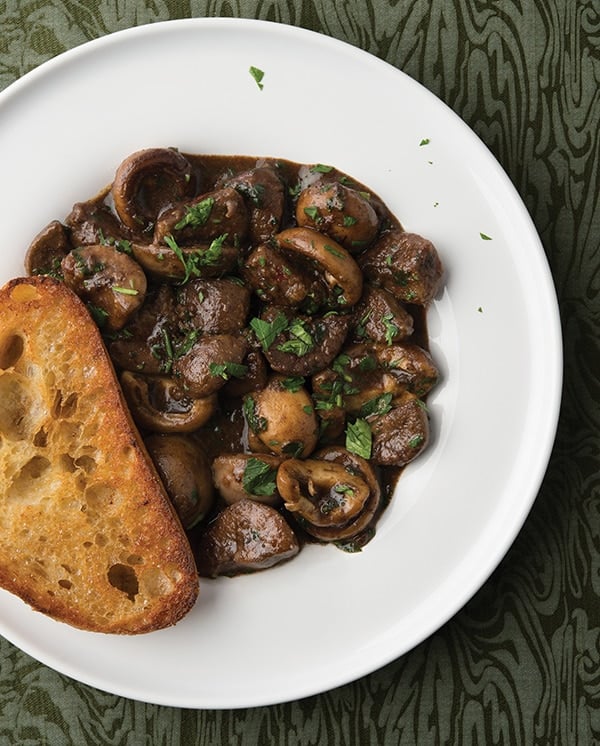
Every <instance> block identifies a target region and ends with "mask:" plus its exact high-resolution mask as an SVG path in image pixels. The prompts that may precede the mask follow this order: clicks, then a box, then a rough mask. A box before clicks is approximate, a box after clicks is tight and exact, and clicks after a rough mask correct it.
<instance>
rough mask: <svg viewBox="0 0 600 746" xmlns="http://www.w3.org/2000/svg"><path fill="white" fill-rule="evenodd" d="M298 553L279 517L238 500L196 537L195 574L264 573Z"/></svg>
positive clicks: (264, 507)
mask: <svg viewBox="0 0 600 746" xmlns="http://www.w3.org/2000/svg"><path fill="white" fill-rule="evenodd" d="M299 551H300V545H299V544H298V540H297V539H296V536H295V534H294V532H293V531H292V529H291V528H290V526H289V524H288V523H287V522H286V520H285V519H284V518H283V516H282V515H281V514H280V513H279V512H278V511H277V510H275V508H272V507H271V506H270V505H263V504H262V503H259V502H256V501H255V500H239V501H238V502H236V503H234V504H233V505H229V506H228V507H227V508H225V510H223V511H222V512H221V513H219V514H218V515H217V517H216V518H215V519H214V521H212V522H211V523H210V524H209V525H208V527H207V529H206V531H205V533H204V534H203V535H202V536H201V537H200V540H199V542H198V547H197V551H196V563H197V565H198V572H199V574H200V575H202V576H204V577H217V576H218V575H238V574H240V573H244V572H256V571H257V570H266V569H267V568H268V567H273V566H274V565H276V564H278V563H280V562H283V561H285V560H288V559H291V558H292V557H294V556H295V555H296V554H298V552H299Z"/></svg>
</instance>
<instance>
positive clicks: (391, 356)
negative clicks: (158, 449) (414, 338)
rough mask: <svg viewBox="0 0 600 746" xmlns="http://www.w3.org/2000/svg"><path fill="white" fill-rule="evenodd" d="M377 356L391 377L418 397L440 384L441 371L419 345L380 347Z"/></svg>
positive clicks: (407, 344)
mask: <svg viewBox="0 0 600 746" xmlns="http://www.w3.org/2000/svg"><path fill="white" fill-rule="evenodd" d="M375 356H376V358H377V362H378V363H379V365H381V367H382V368H383V369H384V370H385V371H387V373H388V374H389V375H390V376H392V377H393V378H394V379H396V381H398V382H399V383H401V384H403V385H404V386H405V387H406V388H407V389H408V391H411V392H412V393H413V394H416V395H417V396H425V394H426V393H427V392H428V391H430V390H431V389H432V388H433V387H434V386H435V384H436V383H437V382H438V378H439V371H438V369H437V367H436V365H435V363H434V362H433V359H432V357H431V355H430V354H429V352H427V350H424V349H423V348H422V347H419V346H418V345H415V344H409V343H404V344H395V345H390V346H389V347H383V346H379V347H377V349H376V352H375Z"/></svg>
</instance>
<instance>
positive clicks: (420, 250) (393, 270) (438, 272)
mask: <svg viewBox="0 0 600 746" xmlns="http://www.w3.org/2000/svg"><path fill="white" fill-rule="evenodd" d="M358 261H359V263H360V266H361V268H362V270H363V272H364V273H365V277H367V278H368V279H369V280H370V281H371V282H372V283H374V284H376V285H382V286H383V287H384V288H386V289H387V290H389V291H390V292H391V293H392V294H393V295H394V296H395V297H396V298H397V299H398V300H400V301H402V302H403V303H416V304H419V305H427V304H428V303H429V302H430V301H431V300H432V299H433V297H434V296H435V294H436V293H437V291H438V288H439V286H440V282H441V279H442V275H443V267H442V262H441V261H440V257H439V255H438V253H437V251H436V248H435V246H434V245H433V244H432V243H431V241H428V240H427V239H426V238H423V237H422V236H419V235H418V234H416V233H407V232H406V231H403V230H402V229H401V228H393V229H392V230H389V231H387V232H385V233H383V234H382V235H381V237H380V238H379V239H378V240H377V241H376V242H375V243H374V244H373V246H372V247H371V248H370V249H368V250H367V251H366V252H365V253H364V254H362V255H361V256H360V257H359V259H358Z"/></svg>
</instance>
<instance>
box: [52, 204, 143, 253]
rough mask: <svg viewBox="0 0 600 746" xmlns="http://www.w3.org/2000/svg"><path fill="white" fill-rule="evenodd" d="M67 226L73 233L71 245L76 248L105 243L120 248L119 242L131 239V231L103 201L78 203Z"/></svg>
mask: <svg viewBox="0 0 600 746" xmlns="http://www.w3.org/2000/svg"><path fill="white" fill-rule="evenodd" d="M65 224H66V225H67V227H68V228H69V231H70V233H71V243H72V244H73V246H76V247H77V246H88V245H90V244H103V243H109V244H115V243H116V244H117V246H119V242H122V241H127V240H128V239H129V238H130V234H129V230H128V229H127V228H126V227H125V226H124V225H123V224H122V223H121V222H120V221H119V219H118V218H117V216H116V215H115V214H114V213H113V212H112V210H111V209H110V207H108V205H106V204H104V203H103V202H101V201H95V200H90V201H89V202H77V203H76V204H75V205H73V209H72V210H71V212H70V213H69V214H68V215H67V217H66V219H65ZM126 245H127V244H125V246H126Z"/></svg>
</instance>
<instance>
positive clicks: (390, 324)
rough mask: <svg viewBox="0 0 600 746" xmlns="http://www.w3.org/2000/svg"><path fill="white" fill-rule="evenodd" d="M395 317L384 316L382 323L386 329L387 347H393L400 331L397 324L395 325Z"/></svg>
mask: <svg viewBox="0 0 600 746" xmlns="http://www.w3.org/2000/svg"><path fill="white" fill-rule="evenodd" d="M393 319H394V316H393V315H392V314H391V313H386V314H384V315H383V316H382V318H381V321H382V322H383V326H384V329H385V342H386V344H387V345H391V344H392V342H393V341H394V337H395V336H396V335H397V334H398V332H399V331H400V328H399V327H398V325H397V324H395V323H394V320H393Z"/></svg>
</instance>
